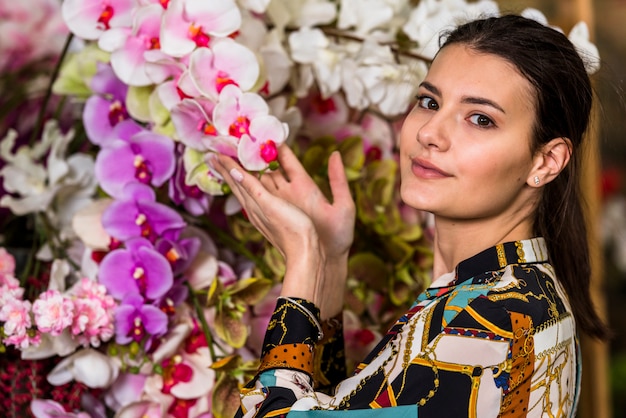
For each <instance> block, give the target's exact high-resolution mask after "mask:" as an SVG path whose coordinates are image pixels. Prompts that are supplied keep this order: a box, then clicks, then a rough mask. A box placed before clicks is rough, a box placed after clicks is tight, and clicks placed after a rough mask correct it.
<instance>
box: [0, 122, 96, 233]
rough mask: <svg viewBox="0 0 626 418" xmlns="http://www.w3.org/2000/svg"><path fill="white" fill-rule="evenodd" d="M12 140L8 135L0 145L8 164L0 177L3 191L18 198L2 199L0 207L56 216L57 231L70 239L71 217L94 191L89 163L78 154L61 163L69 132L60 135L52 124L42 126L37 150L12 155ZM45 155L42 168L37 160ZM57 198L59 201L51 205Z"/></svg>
mask: <svg viewBox="0 0 626 418" xmlns="http://www.w3.org/2000/svg"><path fill="white" fill-rule="evenodd" d="M16 139H17V133H16V132H14V131H12V132H9V134H8V135H7V136H6V137H5V138H4V139H3V140H2V141H1V142H0V156H1V157H2V158H3V159H4V160H5V161H7V162H8V164H7V165H6V166H4V167H3V168H2V169H1V170H0V176H3V178H4V188H5V189H6V190H7V191H8V192H11V193H15V194H16V195H18V196H16V197H13V196H10V195H4V196H2V198H1V199H0V206H4V207H8V208H9V209H11V211H12V212H13V213H14V214H16V215H24V214H26V213H33V212H45V213H48V214H49V215H51V216H54V217H55V218H56V217H57V216H58V219H59V221H62V223H61V222H60V223H61V224H60V228H59V229H61V230H64V231H65V230H67V231H68V232H67V233H68V234H69V235H71V233H70V232H69V223H70V222H71V217H72V216H73V214H74V213H75V211H76V210H77V209H78V208H80V207H82V206H83V205H85V204H87V203H88V202H89V201H90V200H91V197H90V196H91V194H92V193H93V192H94V191H95V187H96V182H95V178H94V176H93V174H92V173H93V160H92V159H91V157H89V156H88V155H86V154H82V153H76V154H73V155H72V156H70V157H69V158H68V159H67V160H65V153H66V149H67V146H68V145H69V143H70V141H71V140H72V139H73V132H68V133H67V134H63V133H61V130H60V129H59V127H58V125H57V122H56V121H54V120H52V121H50V122H48V123H46V125H45V127H44V131H43V135H42V140H41V142H39V143H38V145H37V146H35V147H27V146H22V147H20V148H19V149H18V150H17V151H16V152H15V153H13V152H11V150H12V148H13V146H14V145H15V141H16ZM45 153H48V158H47V164H46V167H45V168H44V166H43V165H42V164H40V163H39V161H38V160H39V159H40V158H42V156H43V155H44V154H45ZM57 196H62V197H63V198H62V199H58V200H56V202H55V198H57ZM55 203H56V205H55ZM55 206H56V207H55Z"/></svg>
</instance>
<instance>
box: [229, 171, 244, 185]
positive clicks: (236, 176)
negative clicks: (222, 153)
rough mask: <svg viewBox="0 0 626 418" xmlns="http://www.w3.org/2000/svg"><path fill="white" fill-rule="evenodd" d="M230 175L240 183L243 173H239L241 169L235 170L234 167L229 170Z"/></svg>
mask: <svg viewBox="0 0 626 418" xmlns="http://www.w3.org/2000/svg"><path fill="white" fill-rule="evenodd" d="M230 176H231V177H232V178H233V179H235V181H236V182H239V183H241V181H242V180H243V174H242V173H241V171H239V170H237V169H236V168H232V169H231V170H230Z"/></svg>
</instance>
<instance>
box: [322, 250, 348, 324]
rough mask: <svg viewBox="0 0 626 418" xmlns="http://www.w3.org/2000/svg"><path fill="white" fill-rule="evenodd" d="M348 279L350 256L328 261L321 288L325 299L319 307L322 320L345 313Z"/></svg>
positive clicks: (336, 257)
mask: <svg viewBox="0 0 626 418" xmlns="http://www.w3.org/2000/svg"><path fill="white" fill-rule="evenodd" d="M347 277H348V254H347V253H346V254H342V255H341V256H335V257H331V258H328V259H326V263H325V265H324V279H323V282H322V283H321V286H320V291H321V292H323V297H321V298H320V300H321V302H320V304H319V305H318V306H319V308H320V312H321V317H322V319H328V318H332V317H335V316H336V315H338V314H339V313H340V312H341V311H343V305H344V299H345V298H344V295H345V290H346V280H347Z"/></svg>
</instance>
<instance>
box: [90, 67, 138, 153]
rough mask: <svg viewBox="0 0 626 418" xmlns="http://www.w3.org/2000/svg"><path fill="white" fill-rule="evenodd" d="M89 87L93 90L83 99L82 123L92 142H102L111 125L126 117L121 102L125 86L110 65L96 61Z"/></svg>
mask: <svg viewBox="0 0 626 418" xmlns="http://www.w3.org/2000/svg"><path fill="white" fill-rule="evenodd" d="M90 87H91V89H92V90H93V92H94V93H96V94H94V95H93V96H91V97H90V98H89V99H88V100H87V102H86V103H85V109H84V111H83V125H84V126H85V131H86V132H87V137H88V138H89V140H90V141H91V142H92V143H94V144H96V145H100V146H106V145H107V143H108V142H109V141H110V140H111V139H113V137H114V133H113V128H115V126H116V125H117V124H118V123H120V122H122V121H124V120H127V119H129V117H130V116H129V115H128V111H127V109H126V104H125V102H126V93H127V92H128V86H127V85H126V84H124V83H123V82H122V81H121V80H120V79H119V78H118V77H117V76H116V75H115V72H114V71H113V68H111V66H110V65H106V64H102V63H99V64H98V72H97V73H96V74H95V75H94V76H93V78H92V79H91V83H90Z"/></svg>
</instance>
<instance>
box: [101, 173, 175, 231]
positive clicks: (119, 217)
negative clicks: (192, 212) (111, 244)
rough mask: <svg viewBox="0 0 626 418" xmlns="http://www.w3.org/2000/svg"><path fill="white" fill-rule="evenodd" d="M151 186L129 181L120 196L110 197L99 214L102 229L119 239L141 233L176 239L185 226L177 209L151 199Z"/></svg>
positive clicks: (152, 197) (152, 194) (154, 196)
mask: <svg viewBox="0 0 626 418" xmlns="http://www.w3.org/2000/svg"><path fill="white" fill-rule="evenodd" d="M155 200H156V195H155V192H154V190H152V189H151V188H150V187H149V186H146V185H145V184H142V183H129V184H128V185H126V186H125V187H124V189H123V190H122V196H121V198H120V200H116V201H114V202H113V203H112V204H111V205H110V206H109V207H108V208H107V209H106V210H105V211H104V213H103V214H102V226H103V227H104V229H105V231H106V232H107V233H108V234H109V235H110V236H112V237H114V238H115V239H117V240H119V241H126V240H128V239H131V238H135V237H144V238H146V239H148V240H150V241H151V242H155V241H156V239H157V238H159V237H163V238H169V239H174V240H175V239H177V237H178V234H180V231H181V230H182V229H183V228H184V227H185V226H186V223H185V221H184V220H183V218H182V217H181V216H180V214H179V213H178V212H176V211H175V210H174V209H172V208H170V207H169V206H166V205H163V204H161V203H158V202H156V201H155Z"/></svg>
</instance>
